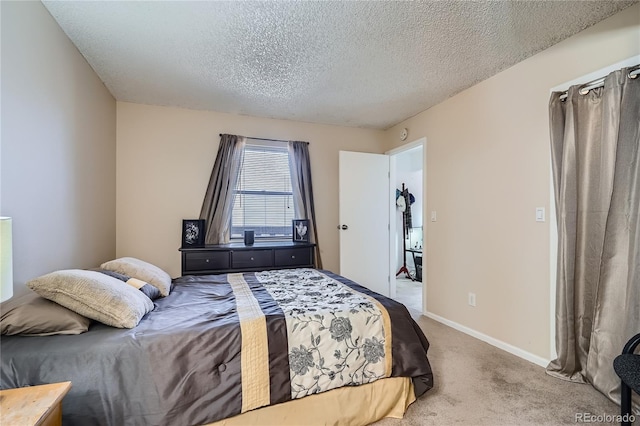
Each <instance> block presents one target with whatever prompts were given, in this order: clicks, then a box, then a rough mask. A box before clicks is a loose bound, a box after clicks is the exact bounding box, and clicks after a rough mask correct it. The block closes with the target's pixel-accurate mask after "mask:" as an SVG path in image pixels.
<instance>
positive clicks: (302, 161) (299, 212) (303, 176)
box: [289, 141, 322, 269]
mask: <svg viewBox="0 0 640 426" xmlns="http://www.w3.org/2000/svg"><path fill="white" fill-rule="evenodd" d="M289 169H290V170H291V188H292V192H293V204H294V208H295V212H296V219H309V226H310V227H311V232H310V233H309V236H310V237H311V242H313V243H315V244H316V247H315V266H316V268H319V269H322V258H321V257H320V244H319V243H318V228H317V226H316V212H315V206H314V204H313V185H312V183H311V162H310V160H309V144H308V143H307V142H297V141H290V142H289Z"/></svg>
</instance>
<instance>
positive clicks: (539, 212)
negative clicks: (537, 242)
mask: <svg viewBox="0 0 640 426" xmlns="http://www.w3.org/2000/svg"><path fill="white" fill-rule="evenodd" d="M544 220H545V219H544V207H536V222H544Z"/></svg>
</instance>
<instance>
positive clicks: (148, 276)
mask: <svg viewBox="0 0 640 426" xmlns="http://www.w3.org/2000/svg"><path fill="white" fill-rule="evenodd" d="M100 267H101V268H102V269H106V270H107V271H113V272H118V273H120V274H124V275H128V276H130V277H133V278H138V279H139V280H142V281H146V282H148V283H149V284H151V285H152V286H154V287H155V288H157V289H158V290H160V294H161V295H162V296H163V297H164V296H167V295H169V291H170V290H171V277H170V276H169V274H167V273H166V272H165V271H163V270H162V269H160V268H158V267H157V266H155V265H152V264H151V263H148V262H145V261H144V260H140V259H136V258H135V257H121V258H119V259H115V260H111V261H109V262H105V263H103V264H102V265H100Z"/></svg>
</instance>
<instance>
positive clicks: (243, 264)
mask: <svg viewBox="0 0 640 426" xmlns="http://www.w3.org/2000/svg"><path fill="white" fill-rule="evenodd" d="M270 266H273V250H234V251H232V252H231V267H232V268H234V269H235V268H268V267H270Z"/></svg>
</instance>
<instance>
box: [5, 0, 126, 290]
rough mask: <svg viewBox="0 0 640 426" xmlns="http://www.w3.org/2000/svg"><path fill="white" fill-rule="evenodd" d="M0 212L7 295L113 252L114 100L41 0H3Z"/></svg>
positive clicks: (100, 258) (93, 261)
mask: <svg viewBox="0 0 640 426" xmlns="http://www.w3.org/2000/svg"><path fill="white" fill-rule="evenodd" d="M0 7H1V14H2V157H1V159H2V168H1V178H2V182H1V188H2V191H1V193H0V194H1V196H0V200H1V201H2V204H1V207H2V209H1V210H2V211H1V214H2V215H3V216H11V217H13V244H14V247H13V262H14V281H15V294H20V293H22V292H25V291H26V289H25V287H24V283H25V282H26V281H28V280H29V279H31V278H34V277H36V276H38V275H41V274H43V273H47V272H50V271H53V270H55V269H61V268H85V267H92V266H96V265H98V264H99V263H100V262H102V261H104V260H106V259H109V258H112V257H113V256H114V255H115V167H116V165H115V131H116V121H115V120H116V103H115V100H114V99H113V97H112V96H111V95H110V94H109V92H108V91H107V89H106V88H105V87H104V85H103V84H102V82H101V81H100V79H99V78H98V77H97V76H96V74H95V73H94V71H93V70H92V69H91V67H90V66H89V65H88V64H87V62H86V61H85V60H84V58H83V57H82V55H80V53H79V52H78V51H77V49H76V48H75V46H73V44H72V43H71V42H70V41H69V39H68V38H67V36H66V35H65V34H64V33H63V32H62V30H61V29H60V27H59V26H58V25H57V23H56V22H55V21H54V20H53V18H51V16H50V15H49V13H48V12H47V10H46V9H45V8H44V6H43V5H42V4H41V3H40V2H4V1H3V2H2V3H1V5H0Z"/></svg>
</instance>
